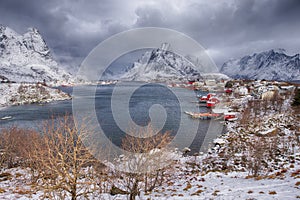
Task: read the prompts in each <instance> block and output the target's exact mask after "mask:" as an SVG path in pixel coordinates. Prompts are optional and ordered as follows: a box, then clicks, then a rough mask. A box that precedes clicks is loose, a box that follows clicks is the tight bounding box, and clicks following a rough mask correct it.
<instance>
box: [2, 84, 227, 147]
mask: <svg viewBox="0 0 300 200" xmlns="http://www.w3.org/2000/svg"><path fill="white" fill-rule="evenodd" d="M80 87H81V88H80V89H81V90H82V91H85V90H89V89H91V88H94V87H95V86H80ZM114 87H115V86H114V85H107V86H102V85H101V86H100V85H99V86H97V87H96V93H95V97H93V96H92V97H88V96H85V97H84V98H95V111H96V114H97V118H98V121H99V123H100V124H101V127H102V129H103V130H104V131H105V133H106V135H107V136H108V137H110V138H112V139H113V140H115V141H116V143H119V142H120V141H121V139H122V137H123V135H122V131H121V130H120V128H119V127H118V125H117V123H116V122H115V119H114V115H113V112H112V109H111V95H112V92H113V90H114ZM132 87H134V85H132V84H131V83H128V84H125V85H123V86H122V88H121V89H122V92H121V93H118V96H117V98H116V99H117V100H116V103H117V104H118V101H120V104H121V103H122V100H123V99H124V98H125V97H126V95H127V94H128V92H130V91H131V89H132ZM60 89H61V90H63V91H64V92H67V93H70V94H72V88H71V87H62V88H60ZM172 90H174V91H176V95H174V93H173V92H172V91H171V90H170V89H169V88H168V87H166V86H162V85H159V84H147V85H145V86H142V87H140V88H139V89H137V90H136V91H135V92H134V93H133V95H132V96H131V98H130V101H129V106H127V107H124V106H123V107H122V106H121V107H120V108H119V109H118V110H116V111H117V115H118V119H121V120H122V116H123V114H124V113H125V112H127V111H128V112H129V113H130V116H131V118H132V120H133V121H134V122H135V123H136V124H137V125H140V126H145V125H146V124H148V123H149V122H150V117H149V110H150V107H151V106H152V105H160V106H162V107H163V109H164V110H165V113H166V116H167V117H166V121H165V124H164V126H163V128H162V131H167V130H169V131H171V132H172V134H176V131H177V130H178V129H179V128H180V126H186V127H189V126H194V125H197V126H198V127H199V128H198V130H197V131H196V133H195V134H192V133H190V132H189V129H188V128H186V127H185V130H186V134H185V136H184V137H182V138H180V140H182V141H184V140H186V139H189V138H190V137H193V138H194V139H193V142H192V143H191V145H190V148H191V149H192V151H193V152H198V151H199V150H201V151H205V149H206V148H207V146H208V143H209V142H211V141H212V140H213V139H214V138H215V137H216V136H217V135H219V134H220V129H223V126H222V125H220V123H219V121H215V120H200V121H199V120H195V119H191V118H190V117H188V116H187V115H186V114H184V113H183V111H194V112H208V111H209V110H208V109H207V108H206V107H198V106H197V105H196V103H195V102H196V101H197V98H196V93H195V92H194V91H191V90H187V89H183V88H172ZM197 94H205V93H204V92H197ZM178 96H182V97H187V98H185V101H184V102H180V100H179V99H178V98H177V97H178ZM189 97H191V98H189ZM75 98H76V96H75ZM81 98H82V97H81ZM66 113H67V114H70V115H71V114H72V100H67V101H57V102H52V103H48V104H43V105H37V104H32V105H22V106H12V107H8V108H4V109H2V110H0V118H2V117H4V116H11V117H12V118H11V119H8V120H0V126H1V128H4V127H9V126H14V125H16V126H20V127H29V128H36V129H38V128H39V127H40V126H41V124H42V122H43V121H45V120H49V119H50V118H52V117H53V116H54V117H61V116H64V115H65V114H66ZM114 114H115V113H114ZM124 118H125V114H124ZM125 123H126V122H125ZM208 130H209V134H206V133H207V132H208ZM205 136H206V137H205ZM203 141H204V143H205V144H204V145H203V147H202V149H200V146H201V144H202V142H203Z"/></svg>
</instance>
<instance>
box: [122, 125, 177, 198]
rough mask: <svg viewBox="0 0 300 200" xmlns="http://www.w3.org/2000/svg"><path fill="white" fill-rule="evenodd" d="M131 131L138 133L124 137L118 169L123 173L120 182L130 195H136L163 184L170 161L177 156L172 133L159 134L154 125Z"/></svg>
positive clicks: (133, 196)
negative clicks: (171, 149) (169, 146)
mask: <svg viewBox="0 0 300 200" xmlns="http://www.w3.org/2000/svg"><path fill="white" fill-rule="evenodd" d="M130 133H131V134H130V135H135V136H136V137H132V136H130V135H128V134H127V136H126V137H125V138H124V139H123V141H122V147H123V149H124V155H123V156H122V158H121V160H120V165H119V166H117V169H118V170H119V175H118V176H119V177H122V179H121V180H120V183H119V184H120V186H121V187H122V188H124V190H126V191H127V192H128V193H129V199H135V198H136V196H137V195H139V193H140V191H141V190H143V191H144V192H146V193H147V192H150V191H152V190H153V189H154V188H156V187H157V186H159V185H162V183H163V182H164V181H165V171H166V169H167V167H169V166H168V165H167V163H170V162H171V160H173V158H172V156H171V153H170V152H169V150H170V149H168V148H167V145H168V144H169V143H170V141H171V136H170V134H169V133H164V134H161V133H158V134H156V135H155V131H154V130H153V128H152V127H151V126H150V125H149V126H148V127H147V128H146V130H142V129H139V130H134V129H131V130H130ZM121 171H123V172H121ZM124 171H125V172H124ZM126 171H127V172H126Z"/></svg>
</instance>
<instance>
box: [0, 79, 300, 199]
mask: <svg viewBox="0 0 300 200" xmlns="http://www.w3.org/2000/svg"><path fill="white" fill-rule="evenodd" d="M256 83H257V88H256V85H255V84H256ZM224 84H225V83H224ZM252 84H253V88H254V89H253V91H256V90H259V88H260V87H261V88H263V87H266V88H269V89H270V90H273V89H274V88H275V86H276V87H277V85H279V86H280V83H275V84H274V83H272V84H271V83H269V82H267V81H264V82H263V81H261V82H257V81H256V82H255V81H253V82H250V81H249V82H242V81H240V80H237V81H232V82H230V84H229V83H228V84H226V85H227V86H228V87H230V89H231V90H232V93H230V94H227V95H228V96H230V97H233V98H228V99H231V100H230V101H231V102H234V103H232V104H230V109H233V110H235V112H238V113H239V117H238V120H236V121H232V122H226V123H224V125H225V126H226V127H227V132H226V133H224V134H223V135H221V136H219V137H218V138H217V139H216V140H214V142H213V144H212V146H211V147H210V148H209V150H208V152H206V153H203V152H199V153H195V154H194V155H187V154H185V152H184V150H178V149H164V148H161V145H162V146H163V145H164V144H165V143H168V141H169V140H170V137H169V136H168V135H167V134H165V135H158V136H157V137H158V138H155V142H153V141H150V142H149V143H147V141H145V142H143V143H139V142H135V141H134V142H132V138H125V139H124V140H123V141H122V146H123V147H124V149H126V150H129V151H132V152H144V151H148V150H149V149H150V152H151V154H144V155H143V156H132V155H127V154H126V153H124V154H122V156H120V158H119V159H118V160H117V161H116V162H114V163H112V162H109V160H108V158H107V155H108V154H109V153H108V152H106V151H105V150H98V151H99V156H98V157H97V158H98V159H95V158H94V157H93V156H92V155H91V153H90V151H88V150H87V149H86V147H85V146H84V145H82V140H84V139H85V138H84V137H85V136H86V134H85V133H87V129H86V128H87V127H78V126H76V123H74V121H73V120H72V119H71V118H70V117H68V116H65V117H64V118H61V119H60V120H59V121H58V122H57V121H56V122H55V123H56V125H55V126H54V124H53V123H54V121H52V122H48V124H45V125H44V126H43V129H41V131H40V132H36V131H32V130H30V129H20V128H17V127H12V128H8V129H5V130H2V132H1V134H0V137H1V138H0V198H2V199H5V198H6V199H17V198H23V199H41V198H42V199H53V198H56V199H72V200H73V199H74V200H75V199H95V198H97V199H115V198H117V199H199V198H200V199H216V198H217V199H274V198H275V199H297V198H300V196H299V195H298V194H299V190H300V138H299V137H300V124H299V120H300V115H299V114H300V112H299V94H300V92H299V89H298V88H296V89H295V88H292V89H291V87H289V86H288V84H286V85H283V86H282V87H281V90H282V91H281V90H279V91H281V92H282V93H280V92H278V93H274V94H276V95H272V96H270V95H269V96H264V97H265V98H258V99H254V98H250V97H249V96H248V95H245V94H244V91H243V92H242V94H241V93H240V92H241V90H240V89H241V88H242V87H244V86H245V85H252ZM181 86H183V85H181ZM181 86H180V87H181ZM271 86H272V87H271ZM172 87H177V86H176V85H172ZM186 87H187V88H189V89H195V88H194V86H193V84H192V85H186ZM267 92H268V91H267ZM268 94H270V93H268ZM81 124H82V123H81ZM83 124H85V123H83ZM87 124H88V122H87V123H86V125H87ZM132 131H133V132H137V133H139V130H132ZM148 131H149V134H150V135H151V133H152V132H153V130H151V127H149V129H148ZM78 132H79V133H80V134H79V135H77V133H78ZM134 134H135V135H136V133H134ZM145 148H146V149H145ZM152 150H153V151H152ZM147 155H148V156H147ZM149 155H151V156H149ZM166 162H168V163H171V164H169V165H167V166H163V167H161V166H153V167H156V169H157V170H150V171H146V172H144V171H145V166H146V167H149V166H152V165H151V164H149V163H158V164H161V163H166ZM129 167H131V168H129ZM130 169H131V170H132V169H135V171H143V173H131V172H130Z"/></svg>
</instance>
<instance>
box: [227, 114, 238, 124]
mask: <svg viewBox="0 0 300 200" xmlns="http://www.w3.org/2000/svg"><path fill="white" fill-rule="evenodd" d="M224 120H225V121H229V122H232V121H236V120H238V117H237V113H235V112H228V113H224Z"/></svg>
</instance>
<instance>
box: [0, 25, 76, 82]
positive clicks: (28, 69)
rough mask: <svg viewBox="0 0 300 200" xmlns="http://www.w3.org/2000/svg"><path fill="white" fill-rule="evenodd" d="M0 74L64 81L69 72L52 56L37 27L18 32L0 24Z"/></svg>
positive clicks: (27, 79)
mask: <svg viewBox="0 0 300 200" xmlns="http://www.w3.org/2000/svg"><path fill="white" fill-rule="evenodd" d="M0 76H3V77H6V78H7V79H9V80H10V81H16V82H37V81H43V80H45V81H47V82H57V81H68V80H69V79H70V78H71V76H70V74H69V73H67V72H66V71H64V70H63V69H62V68H61V66H59V65H58V63H57V62H56V61H55V60H54V59H53V58H52V56H51V53H50V49H49V47H48V46H47V44H46V42H45V41H44V39H43V38H42V36H41V34H40V33H39V31H38V30H37V29H35V28H29V29H28V32H26V33H25V34H23V35H21V34H19V33H16V32H15V31H14V30H12V29H10V28H8V27H5V26H2V25H0Z"/></svg>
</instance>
